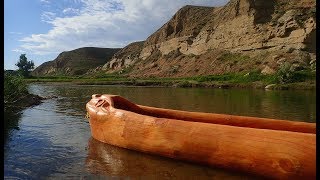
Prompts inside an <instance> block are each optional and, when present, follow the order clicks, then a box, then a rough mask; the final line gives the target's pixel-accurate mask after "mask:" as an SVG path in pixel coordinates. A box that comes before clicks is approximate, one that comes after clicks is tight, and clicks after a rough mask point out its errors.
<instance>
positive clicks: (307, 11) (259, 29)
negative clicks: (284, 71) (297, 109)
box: [104, 0, 316, 77]
mask: <svg viewBox="0 0 320 180" xmlns="http://www.w3.org/2000/svg"><path fill="white" fill-rule="evenodd" d="M315 12H316V11H315V1H311V0H303V1H298V0H294V1H288V0H270V1H264V0H231V1H230V2H229V3H228V4H226V5H225V6H223V7H200V6H189V5H188V6H184V7H183V8H181V9H180V10H179V11H177V13H176V14H174V16H173V17H172V18H171V19H170V20H169V21H168V22H167V23H166V24H164V25H163V26H162V27H161V28H159V29H158V30H157V31H156V32H154V33H153V34H152V35H150V36H149V37H148V38H147V39H146V40H145V41H144V42H143V46H142V48H141V47H140V46H139V48H137V50H136V53H132V51H130V53H129V51H128V50H127V49H125V48H124V49H122V54H126V56H121V58H119V56H118V57H113V59H112V61H110V62H109V63H108V64H107V65H105V66H104V67H105V69H109V70H110V69H113V70H114V71H117V70H121V69H125V68H128V67H129V66H133V68H132V67H131V69H130V73H129V74H130V75H132V76H139V77H141V76H160V77H161V76H167V77H168V76H193V75H205V74H219V73H221V72H220V71H223V72H226V71H227V72H239V71H243V70H247V69H248V68H249V67H250V68H254V69H260V70H263V69H264V68H265V67H266V66H270V67H272V66H274V67H272V68H273V69H274V70H276V69H277V68H279V67H278V66H275V64H276V61H273V58H272V57H273V56H283V57H286V58H287V60H288V61H291V60H290V58H291V57H292V52H295V53H294V54H295V55H297V54H298V56H299V54H305V53H307V54H308V56H309V57H308V58H307V59H308V60H307V61H309V59H311V60H313V59H315V57H314V56H315V37H316V35H315V30H316V19H315V18H316V17H315ZM130 46H131V45H128V46H127V47H130ZM127 47H126V48H127ZM130 50H132V49H130ZM221 51H228V52H231V53H240V54H245V55H248V56H250V57H251V58H252V57H254V58H257V56H259V58H261V57H263V58H262V59H260V62H257V64H255V63H256V62H254V63H253V64H252V62H251V65H252V66H253V67H252V66H249V67H245V65H244V64H243V65H239V66H237V65H234V64H228V63H222V62H221V61H220V62H219V60H217V58H218V57H219V56H220V55H221V53H219V52H221ZM125 52H127V53H125ZM177 52H178V53H177ZM128 54H134V56H128ZM137 54H139V57H137ZM262 54H263V55H262ZM172 55H173V56H172ZM195 57H196V60H194V59H195ZM208 57H209V58H208ZM299 57H300V56H299ZM139 59H140V61H138V60H139ZM208 59H209V60H208ZM295 59H299V58H295ZM300 59H305V58H304V57H301V58H300ZM195 61H197V62H195ZM250 61H251V60H250ZM304 61H305V60H299V62H298V63H302V64H303V63H304ZM265 62H268V63H269V64H263V63H265ZM307 63H308V62H307ZM201 64H204V65H201ZM248 64H250V63H248ZM175 66H179V67H180V70H179V71H177V72H176V73H175V74H170V73H169V72H170V71H172V68H173V67H175ZM227 67H230V68H227ZM151 69H152V70H151ZM219 69H220V70H219ZM221 69H223V70H221ZM193 71H194V72H193ZM186 72H188V73H186Z"/></svg>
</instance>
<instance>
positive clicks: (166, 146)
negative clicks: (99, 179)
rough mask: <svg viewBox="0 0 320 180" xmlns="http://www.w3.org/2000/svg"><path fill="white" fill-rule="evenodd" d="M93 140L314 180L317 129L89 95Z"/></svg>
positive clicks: (267, 174) (270, 175)
mask: <svg viewBox="0 0 320 180" xmlns="http://www.w3.org/2000/svg"><path fill="white" fill-rule="evenodd" d="M86 109H87V112H88V115H89V117H90V118H89V122H90V128H91V134H92V137H93V138H95V139H96V140H98V141H101V142H104V143H108V144H111V145H114V146H118V147H122V148H127V149H131V150H136V151H141V152H145V153H150V154H157V155H161V156H165V157H169V158H174V159H180V160H186V161H191V162H196V163H201V164H207V165H210V166H213V167H219V168H224V169H230V170H234V171H241V172H246V173H249V174H254V175H258V176H261V177H267V178H276V179H301V178H303V179H314V178H315V176H316V162H315V161H316V160H315V159H316V134H315V130H316V128H315V127H316V125H315V123H306V122H295V121H288V120H276V119H267V118H256V117H245V116H235V115H224V114H213V113H200V112H187V111H178V110H171V109H163V108H155V107H148V106H142V105H137V104H134V103H132V102H130V101H128V100H126V99H124V98H122V97H121V96H117V95H100V94H95V95H92V99H91V100H90V101H89V102H88V103H87V104H86Z"/></svg>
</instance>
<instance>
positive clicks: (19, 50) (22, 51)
mask: <svg viewBox="0 0 320 180" xmlns="http://www.w3.org/2000/svg"><path fill="white" fill-rule="evenodd" d="M11 51H13V52H17V53H25V52H26V51H24V50H21V49H12V50H11Z"/></svg>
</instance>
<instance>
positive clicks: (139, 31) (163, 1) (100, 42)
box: [20, 0, 227, 54]
mask: <svg viewBox="0 0 320 180" xmlns="http://www.w3.org/2000/svg"><path fill="white" fill-rule="evenodd" d="M75 1H77V2H74V3H79V0H75ZM58 2H59V1H58ZM58 2H57V1H55V3H58ZM226 2H227V1H226V0H217V1H212V0H175V1H172V0H113V1H103V0H81V3H82V6H81V7H79V8H78V9H75V8H71V7H72V6H69V8H64V9H63V10H61V11H60V12H44V13H43V14H42V17H41V18H42V20H43V21H45V22H47V23H50V24H51V25H52V29H51V30H49V31H48V32H47V33H44V34H33V35H31V36H28V37H24V38H23V39H21V40H20V41H22V42H23V44H22V45H21V48H23V49H26V50H28V51H30V52H32V53H34V54H52V53H59V52H62V51H67V50H72V49H76V48H79V47H86V46H94V47H123V46H125V45H127V44H128V43H130V42H133V41H139V40H144V39H146V38H147V37H148V36H149V35H151V34H152V33H153V32H154V31H155V30H157V29H158V28H160V27H161V26H162V25H163V24H164V23H165V22H166V21H168V20H169V19H170V18H171V17H172V16H173V15H174V13H175V12H176V11H177V10H178V9H179V8H181V7H182V6H184V5H187V4H191V5H205V6H221V5H224V4H226ZM52 3H53V2H52ZM72 13H73V14H72ZM57 14H63V15H64V16H60V17H58V16H57ZM65 14H68V16H65Z"/></svg>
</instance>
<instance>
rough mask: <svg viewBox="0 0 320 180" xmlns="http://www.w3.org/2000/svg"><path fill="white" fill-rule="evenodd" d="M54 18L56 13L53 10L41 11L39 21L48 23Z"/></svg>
mask: <svg viewBox="0 0 320 180" xmlns="http://www.w3.org/2000/svg"><path fill="white" fill-rule="evenodd" d="M55 18H56V13H53V12H43V13H42V14H41V21H43V22H48V23H50V22H51V21H53V20H54V19H55Z"/></svg>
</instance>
